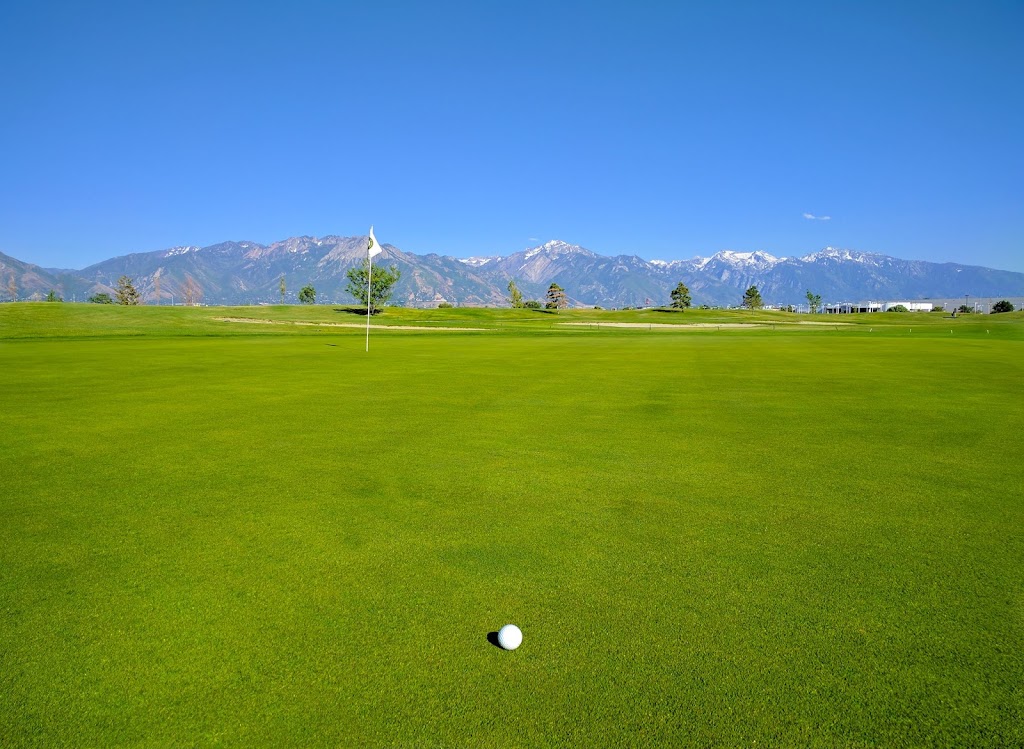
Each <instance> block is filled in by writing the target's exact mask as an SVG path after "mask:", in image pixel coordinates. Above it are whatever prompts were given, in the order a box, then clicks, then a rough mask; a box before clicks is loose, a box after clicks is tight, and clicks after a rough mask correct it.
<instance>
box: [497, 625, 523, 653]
mask: <svg viewBox="0 0 1024 749" xmlns="http://www.w3.org/2000/svg"><path fill="white" fill-rule="evenodd" d="M498 644H499V645H501V647H502V648H504V649H505V650H515V649H516V648H518V647H519V646H520V645H522V644H523V632H522V630H521V629H519V627H517V626H516V625H515V624H506V625H505V626H504V627H502V628H501V629H499V630H498Z"/></svg>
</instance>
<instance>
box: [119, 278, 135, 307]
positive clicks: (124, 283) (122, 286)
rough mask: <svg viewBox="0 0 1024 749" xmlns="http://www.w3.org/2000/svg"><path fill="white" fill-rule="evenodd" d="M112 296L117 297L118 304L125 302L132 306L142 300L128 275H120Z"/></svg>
mask: <svg viewBox="0 0 1024 749" xmlns="http://www.w3.org/2000/svg"><path fill="white" fill-rule="evenodd" d="M114 296H115V297H117V303H118V304H125V305H128V306H133V305H136V304H138V303H139V302H140V301H142V297H141V295H140V294H139V292H138V291H136V289H135V286H134V285H133V284H132V279H130V278H128V276H121V277H120V278H119V279H117V288H116V289H114Z"/></svg>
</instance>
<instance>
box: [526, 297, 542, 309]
mask: <svg viewBox="0 0 1024 749" xmlns="http://www.w3.org/2000/svg"><path fill="white" fill-rule="evenodd" d="M523 306H524V307H526V309H540V302H538V301H537V300H536V299H530V300H528V301H525V302H523Z"/></svg>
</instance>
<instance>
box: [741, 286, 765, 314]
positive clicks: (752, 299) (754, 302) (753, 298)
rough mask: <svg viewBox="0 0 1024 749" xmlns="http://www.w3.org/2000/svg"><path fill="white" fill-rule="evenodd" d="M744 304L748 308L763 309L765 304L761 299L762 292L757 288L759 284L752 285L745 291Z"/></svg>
mask: <svg viewBox="0 0 1024 749" xmlns="http://www.w3.org/2000/svg"><path fill="white" fill-rule="evenodd" d="M743 306H744V307H746V308H747V309H761V308H762V307H763V306H764V300H763V299H761V292H760V291H758V290H757V286H751V287H750V288H749V289H747V290H746V291H745V292H743Z"/></svg>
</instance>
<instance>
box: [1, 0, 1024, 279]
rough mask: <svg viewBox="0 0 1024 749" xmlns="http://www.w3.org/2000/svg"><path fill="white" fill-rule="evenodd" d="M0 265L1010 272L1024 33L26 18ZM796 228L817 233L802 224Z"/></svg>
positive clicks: (725, 21) (645, 17)
mask: <svg viewBox="0 0 1024 749" xmlns="http://www.w3.org/2000/svg"><path fill="white" fill-rule="evenodd" d="M4 15H5V18H4V23H3V24H2V25H0V84H2V85H0V142H2V143H3V144H4V145H3V148H2V149H0V251H3V252H6V253H8V254H10V255H13V256H15V257H18V258H20V259H23V260H29V261H31V262H35V263H39V264H40V265H44V266H60V267H82V266H85V265H88V264H89V263H92V262H96V261H99V260H101V259H104V258H107V257H110V256H114V255H121V254H125V253H128V252H133V251H145V250H155V249H162V248H165V247H170V246H173V245H179V244H197V245H205V244H212V243H214V242H218V241H222V240H226V239H238V240H240V239H249V240H255V241H260V242H269V241H273V240H276V239H283V238H285V237H288V236H294V235H299V234H313V235H324V234H342V235H355V234H362V233H365V231H366V230H367V228H368V226H369V224H370V223H374V224H375V225H376V226H377V232H376V233H377V236H378V237H379V238H380V239H381V241H383V242H390V243H392V244H395V245H397V246H399V247H401V248H403V249H406V250H409V251H413V252H419V253H425V252H440V253H444V254H450V255H455V256H459V257H465V256H468V255H471V254H507V253H511V252H514V251H517V250H520V249H523V248H524V247H527V246H530V245H532V244H535V243H536V241H535V238H536V239H541V240H546V239H551V238H559V239H564V240H566V241H569V242H574V243H578V244H582V245H584V246H586V247H589V248H590V249H593V250H595V251H597V252H600V253H603V254H617V253H636V254H638V255H640V256H641V257H645V258H648V259H653V258H662V259H673V258H685V257H692V256H694V255H698V254H701V255H707V254H710V253H713V252H716V251H718V250H722V249H733V250H744V251H750V250H766V251H768V252H771V253H773V254H776V255H794V254H804V253H807V252H811V251H813V250H815V249H818V248H820V247H822V246H824V245H828V244H830V245H833V246H839V247H849V248H853V249H859V250H866V251H875V252H883V253H886V254H891V255H895V256H898V257H905V258H917V259H926V260H934V261H957V262H966V263H973V264H979V265H989V266H993V267H998V268H1005V269H1011V270H1017V271H1024V144H1022V133H1024V86H1022V85H1021V81H1022V80H1024V4H1022V3H1020V2H1017V1H1015V0H1014V1H1012V2H983V1H979V2H970V3H968V2H956V3H945V2H926V3H924V2H922V3H913V2H904V3H895V4H894V3H871V2H858V3H843V4H831V3H763V2H754V3H728V2H725V3H714V4H712V3H706V4H696V3H686V2H673V3H653V2H651V3H639V4H634V3H625V2H623V3H603V2H593V1H591V2H581V3H553V2H538V3H533V2H514V3H512V2H501V3H496V2H470V3H449V2H434V3H400V2H372V3H370V2H362V3H358V4H356V3H345V2H289V3H280V4H278V5H277V7H273V4H271V3H267V4H257V3H219V2H197V3H190V2H175V3H160V2H153V3H137V2H132V3H125V4H113V3H94V4H86V3H68V4H60V3H47V2H35V3H19V4H8V5H7V7H6V8H5V13H4ZM805 214H807V215H813V216H816V217H823V216H828V217H830V218H829V219H828V220H823V219H821V218H813V219H812V218H805Z"/></svg>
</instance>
